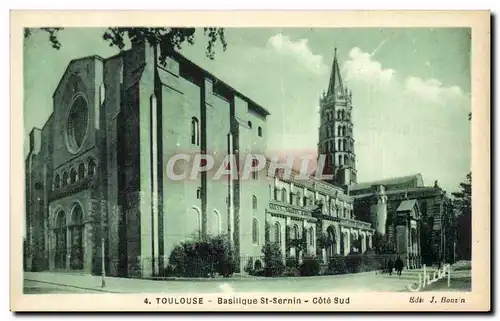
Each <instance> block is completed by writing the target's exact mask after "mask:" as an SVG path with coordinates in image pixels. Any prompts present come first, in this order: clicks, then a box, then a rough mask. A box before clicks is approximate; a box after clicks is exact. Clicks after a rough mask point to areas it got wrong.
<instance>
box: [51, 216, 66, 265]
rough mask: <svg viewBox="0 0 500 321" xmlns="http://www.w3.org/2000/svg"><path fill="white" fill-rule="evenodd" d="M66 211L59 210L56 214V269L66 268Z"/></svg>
mask: <svg viewBox="0 0 500 321" xmlns="http://www.w3.org/2000/svg"><path fill="white" fill-rule="evenodd" d="M66 229H67V226H66V213H65V212H64V211H63V210H59V211H58V212H57V214H56V221H55V228H54V234H55V237H56V253H55V256H54V265H55V268H56V269H65V268H66V251H67V244H66Z"/></svg>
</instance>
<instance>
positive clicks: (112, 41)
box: [24, 27, 227, 64]
mask: <svg viewBox="0 0 500 321" xmlns="http://www.w3.org/2000/svg"><path fill="white" fill-rule="evenodd" d="M61 30H63V28H37V29H35V28H25V29H24V38H25V39H26V38H28V37H30V36H31V35H32V34H33V32H34V31H42V32H46V33H47V34H48V36H49V39H48V40H49V42H50V43H51V45H52V47H53V48H54V49H57V50H59V49H60V48H61V47H62V44H61V43H60V42H59V38H58V34H59V32H60V31H61ZM203 30H204V35H205V36H206V37H207V38H208V41H207V46H206V55H207V57H209V58H210V59H214V57H215V45H216V44H217V42H220V43H221V45H222V48H223V50H226V48H227V43H226V37H225V31H224V28H213V27H211V28H204V29H203ZM195 31H196V29H195V28H107V29H106V31H104V33H103V35H102V38H103V40H104V41H106V42H108V43H109V45H110V46H111V47H117V48H118V49H119V50H123V49H124V48H125V46H126V44H127V42H129V41H130V42H133V41H138V42H141V41H144V42H147V43H149V44H150V45H153V46H158V47H159V49H160V52H159V60H160V63H162V64H165V63H166V58H167V56H168V55H169V54H170V53H171V52H173V51H176V50H180V49H181V48H182V45H183V44H184V43H186V42H187V43H188V44H191V45H192V44H194V41H195Z"/></svg>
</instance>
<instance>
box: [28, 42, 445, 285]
mask: <svg viewBox="0 0 500 321" xmlns="http://www.w3.org/2000/svg"><path fill="white" fill-rule="evenodd" d="M157 50H158V49H157V48H154V47H151V46H149V45H147V44H144V43H134V44H133V46H132V48H131V49H130V50H127V51H124V52H122V53H120V54H118V55H116V56H113V57H109V58H101V57H99V56H89V57H83V58H80V59H76V60H73V61H71V62H70V63H69V65H68V67H67V69H66V71H65V72H64V74H63V75H62V77H61V79H60V82H59V84H58V86H57V88H55V91H54V95H53V111H52V113H51V115H50V117H49V118H48V120H47V122H46V123H45V125H44V126H43V127H42V128H33V129H32V131H31V132H30V137H29V144H30V146H29V154H28V156H27V158H26V164H25V165H26V167H25V168H26V227H27V229H26V230H27V231H26V249H25V250H26V258H25V260H26V262H25V268H26V269H27V270H31V271H40V270H53V271H58V270H75V271H82V272H84V273H99V271H100V270H99V269H100V267H101V266H102V264H103V259H104V265H105V268H106V273H107V274H108V275H114V276H128V277H149V276H154V275H158V274H159V273H160V271H162V269H164V268H165V266H166V265H167V264H168V258H169V255H170V253H171V251H172V249H173V248H174V247H175V246H176V245H177V244H179V243H180V242H182V241H184V240H187V239H190V238H196V237H198V236H200V235H227V236H228V237H229V239H230V240H231V242H232V244H233V245H234V249H235V254H236V256H237V257H238V258H241V260H240V261H241V262H243V258H257V257H260V256H261V255H262V253H261V248H262V245H263V244H264V243H265V242H276V243H277V244H280V246H281V247H282V252H283V254H284V255H285V256H296V257H299V258H301V257H303V256H304V255H318V256H320V257H321V259H322V260H323V261H324V262H325V263H326V262H327V260H328V257H330V256H332V255H348V254H349V253H351V252H360V253H363V252H365V251H366V250H367V249H370V248H372V247H373V237H374V235H375V233H380V235H382V236H383V237H385V238H386V239H387V240H390V241H391V242H392V243H394V244H395V247H396V250H397V253H398V254H400V255H401V256H402V257H403V258H404V260H405V261H406V266H408V267H410V268H411V267H418V266H420V264H422V262H423V257H422V250H423V249H425V251H432V253H434V254H435V257H432V258H427V259H428V260H431V261H432V260H436V259H441V258H442V256H443V255H446V253H450V252H449V250H447V249H448V247H447V245H446V244H444V242H443V237H442V235H443V233H444V231H445V228H446V221H445V220H444V217H445V214H446V211H447V208H448V207H447V206H446V204H448V202H449V200H447V198H446V195H445V193H444V192H443V191H442V190H441V189H440V188H439V186H438V185H437V183H436V184H435V185H434V186H432V187H428V186H425V185H424V184H423V179H422V177H421V175H413V176H408V177H402V178H393V179H388V180H381V181H378V182H371V183H358V177H357V171H356V154H355V149H354V146H355V143H354V137H353V126H354V122H353V119H352V108H353V105H352V97H353V93H352V92H351V91H349V90H348V89H347V88H346V87H345V85H344V84H343V80H342V75H341V73H340V68H339V62H338V59H337V55H336V54H335V55H334V58H333V64H332V71H331V77H330V81H329V84H328V87H327V88H326V91H325V92H324V94H323V95H322V97H321V99H320V128H319V132H318V138H319V144H318V155H320V154H321V155H326V164H325V166H324V168H323V172H324V174H328V175H331V177H332V178H331V179H330V180H328V181H325V180H320V179H317V178H315V177H314V176H311V177H310V178H309V179H305V180H304V179H297V174H298V173H297V172H296V171H295V170H292V171H291V172H292V175H289V176H286V175H282V173H281V172H280V171H276V172H273V173H272V175H264V173H263V172H258V173H257V172H256V173H252V175H251V177H249V178H248V179H244V178H242V177H237V179H222V180H220V179H219V180H216V179H213V175H214V173H212V172H210V171H206V172H201V173H199V175H196V176H194V177H190V179H186V180H180V181H179V180H175V179H172V177H171V176H169V175H167V173H166V168H167V165H168V164H167V163H168V160H169V159H172V157H175V156H176V155H178V154H179V153H184V154H189V155H196V154H210V155H214V157H215V158H216V159H217V158H220V159H219V161H220V160H221V159H223V158H224V157H225V156H226V155H228V154H232V155H235V156H236V158H240V157H244V156H245V155H250V154H264V153H265V150H266V146H267V143H266V142H267V137H268V128H269V126H270V124H269V121H268V120H269V117H268V116H269V115H270V113H269V112H268V110H267V109H266V108H265V107H263V106H260V105H259V104H258V103H256V102H255V101H253V100H252V99H251V98H249V97H247V96H246V95H245V94H244V93H241V92H239V91H237V90H235V89H234V88H232V87H231V86H230V85H229V84H226V83H225V82H223V81H221V80H220V79H218V78H217V77H216V76H215V75H212V74H210V73H209V72H207V71H206V70H204V69H203V68H201V67H199V66H197V65H196V64H194V63H193V62H191V61H189V60H188V59H186V58H185V57H184V56H182V55H181V54H178V53H172V54H171V55H170V57H169V58H168V59H167V61H166V63H163V62H160V61H159V60H158V52H157ZM266 166H268V164H266ZM266 168H267V167H266ZM318 209H319V211H318ZM266 231H268V233H266ZM322 235H324V236H326V237H327V238H328V239H329V240H330V242H329V243H328V244H329V245H328V247H327V248H323V249H320V248H318V244H317V240H318V239H319V237H321V236H322ZM303 237H305V238H306V239H307V247H306V249H301V250H298V249H295V248H294V247H290V246H287V242H289V241H290V240H291V239H298V238H303ZM447 251H448V252H447ZM429 253H431V252H429ZM424 261H425V260H424ZM237 272H239V273H244V271H243V269H242V268H241V266H240V267H239V268H237Z"/></svg>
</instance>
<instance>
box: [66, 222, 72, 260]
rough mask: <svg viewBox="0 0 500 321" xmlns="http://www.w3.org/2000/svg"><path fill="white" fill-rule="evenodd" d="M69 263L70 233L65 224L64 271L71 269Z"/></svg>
mask: <svg viewBox="0 0 500 321" xmlns="http://www.w3.org/2000/svg"><path fill="white" fill-rule="evenodd" d="M70 215H71V213H70ZM70 263H71V231H70V229H69V227H68V226H67V223H66V270H70V269H71V265H70Z"/></svg>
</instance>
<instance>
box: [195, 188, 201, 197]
mask: <svg viewBox="0 0 500 321" xmlns="http://www.w3.org/2000/svg"><path fill="white" fill-rule="evenodd" d="M196 198H197V199H201V188H199V187H198V188H197V189H196Z"/></svg>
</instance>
